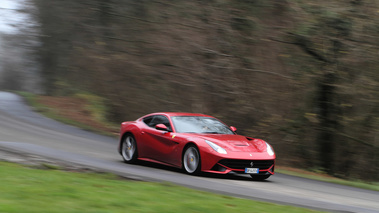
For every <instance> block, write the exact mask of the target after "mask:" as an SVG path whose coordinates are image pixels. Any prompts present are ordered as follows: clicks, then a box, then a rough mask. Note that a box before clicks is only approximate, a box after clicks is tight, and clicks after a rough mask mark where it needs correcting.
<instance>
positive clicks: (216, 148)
mask: <svg viewBox="0 0 379 213" xmlns="http://www.w3.org/2000/svg"><path fill="white" fill-rule="evenodd" d="M205 142H207V144H208V145H209V146H210V147H212V149H214V150H215V151H216V152H218V153H221V154H227V152H226V150H225V149H224V148H222V147H220V146H219V145H217V144H215V143H213V142H210V141H208V140H205Z"/></svg>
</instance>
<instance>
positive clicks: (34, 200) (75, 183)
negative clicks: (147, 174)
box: [0, 162, 318, 213]
mask: <svg viewBox="0 0 379 213" xmlns="http://www.w3.org/2000/svg"><path fill="white" fill-rule="evenodd" d="M0 174H1V175H0V183H1V184H0V192H1V193H0V203H1V205H0V212H8V213H13V212H17V213H18V212H38V213H41V212H50V213H54V212H59V213H65V212H93V213H95V212H96V213H101V212H104V213H106V212H112V213H115V212H165V213H167V212H175V213H176V212H181V213H184V212H218V213H219V212H220V213H221V212H240V213H243V212H250V213H251V212H295V213H303V212H318V211H313V210H309V209H303V208H298V207H292V206H284V205H277V204H272V203H266V202H258V201H252V200H247V199H239V198H233V197H229V196H223V195H217V194H213V193H208V192H201V191H197V190H192V189H188V188H184V187H180V186H175V185H173V184H167V183H149V182H139V181H131V180H120V179H119V178H118V177H117V176H115V175H112V174H97V173H73V172H67V171H62V170H41V169H33V168H26V167H23V166H21V165H17V164H12V163H6V162H0Z"/></svg>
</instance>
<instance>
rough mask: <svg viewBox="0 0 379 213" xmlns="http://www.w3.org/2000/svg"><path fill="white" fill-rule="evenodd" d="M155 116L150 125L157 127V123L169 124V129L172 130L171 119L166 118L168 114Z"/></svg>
mask: <svg viewBox="0 0 379 213" xmlns="http://www.w3.org/2000/svg"><path fill="white" fill-rule="evenodd" d="M153 117H154V118H153V120H152V121H151V122H150V124H148V126H149V127H152V128H155V125H157V124H164V125H166V126H167V129H168V130H169V131H172V129H171V125H170V121H169V120H168V118H166V116H163V115H156V116H153Z"/></svg>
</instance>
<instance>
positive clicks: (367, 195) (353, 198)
mask: <svg viewBox="0 0 379 213" xmlns="http://www.w3.org/2000/svg"><path fill="white" fill-rule="evenodd" d="M0 149H3V150H11V151H13V152H19V153H30V154H35V155H39V156H44V157H47V158H52V159H55V160H59V161H63V162H66V163H73V164H80V165H84V166H88V167H90V168H96V169H101V170H104V171H107V172H113V173H116V174H119V175H122V176H125V177H128V178H133V179H138V180H147V181H168V182H172V183H175V184H179V185H183V186H187V187H191V188H196V189H201V190H206V191H211V192H216V193H221V194H226V195H232V196H236V197H243V198H248V199H254V200H262V201H270V202H274V203H280V204H287V205H295V206H301V207H306V208H311V209H317V210H324V211H330V212H379V192H375V191H370V190H363V189H358V188H353V187H348V186H341V185H336V184H331V183H324V182H320V181H315V180H309V179H305V178H299V177H294V176H289V175H283V174H276V175H274V176H272V177H270V178H269V179H268V180H267V181H262V182H254V181H252V180H251V179H250V177H249V176H244V175H207V174H203V175H201V176H190V175H186V174H183V173H182V172H181V171H180V170H178V169H173V168H169V167H165V166H160V165H156V164H152V163H139V164H138V165H129V164H125V163H123V162H122V158H121V156H120V155H119V154H118V153H117V139H115V138H111V137H105V136H101V135H96V134H93V133H90V132H86V131H83V130H80V129H77V128H75V127H72V126H67V125H64V124H61V123H58V122H56V121H53V120H51V119H48V118H45V117H43V116H41V115H39V114H38V113H35V112H33V111H32V110H31V109H30V108H29V107H28V106H26V105H25V104H24V101H23V100H22V98H20V97H19V96H17V95H15V94H12V93H8V92H0Z"/></svg>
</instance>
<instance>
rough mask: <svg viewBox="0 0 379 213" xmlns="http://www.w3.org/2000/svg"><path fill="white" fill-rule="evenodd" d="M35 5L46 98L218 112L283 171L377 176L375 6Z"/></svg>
mask: <svg viewBox="0 0 379 213" xmlns="http://www.w3.org/2000/svg"><path fill="white" fill-rule="evenodd" d="M33 1H34V2H35V3H36V5H37V8H38V10H39V13H38V14H36V17H37V18H38V20H39V21H40V23H41V26H40V27H41V34H42V35H43V36H41V42H42V45H41V47H40V48H39V49H38V54H39V58H40V63H41V67H42V72H43V75H44V78H45V85H44V87H45V91H46V94H47V95H53V96H72V95H75V94H77V93H79V92H81V91H86V92H89V93H92V94H96V95H97V96H101V97H102V98H103V99H104V100H105V101H104V102H105V104H106V105H107V108H108V114H107V118H108V119H109V120H111V121H114V122H121V121H124V120H134V119H136V118H138V117H139V116H141V115H143V114H146V113H150V112H155V111H190V112H201V113H206V114H211V115H213V116H216V117H218V118H220V119H222V120H223V121H225V122H227V123H228V124H229V125H233V126H236V127H237V128H238V129H239V133H240V134H247V135H250V136H254V137H259V138H262V139H264V140H267V141H269V142H270V143H271V144H273V146H274V147H275V149H276V152H277V153H278V163H279V164H281V165H289V166H299V167H303V168H308V169H312V170H316V171H323V172H326V173H328V174H332V175H335V176H339V177H344V178H363V179H369V180H378V178H379V174H378V172H377V171H378V170H379V157H378V156H379V148H378V147H379V142H378V132H379V130H378V128H377V127H378V126H379V121H378V114H379V102H378V100H379V99H378V97H379V75H378V70H379V58H378V56H379V55H378V54H379V52H378V47H379V36H378V33H379V3H377V2H376V1H363V0H351V1H337V0H330V1H324V0H321V1H317V2H312V1H303V0H283V1H276V0H212V1H169V0H151V1H148V0H141V1H121V0H82V1H75V0H65V1H49V0H33ZM368 174H371V175H368Z"/></svg>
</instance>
